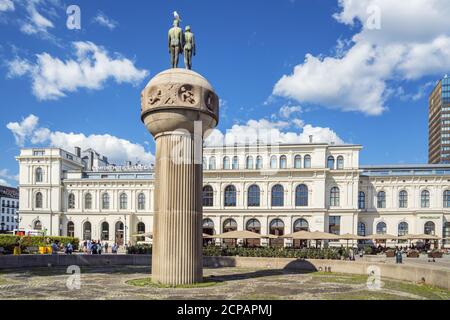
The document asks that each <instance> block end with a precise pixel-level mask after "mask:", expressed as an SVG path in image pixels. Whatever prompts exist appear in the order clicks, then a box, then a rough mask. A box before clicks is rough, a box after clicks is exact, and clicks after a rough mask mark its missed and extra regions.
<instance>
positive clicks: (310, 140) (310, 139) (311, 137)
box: [309, 135, 313, 143]
mask: <svg viewBox="0 0 450 320" xmlns="http://www.w3.org/2000/svg"><path fill="white" fill-rule="evenodd" d="M309 143H313V136H312V135H310V136H309Z"/></svg>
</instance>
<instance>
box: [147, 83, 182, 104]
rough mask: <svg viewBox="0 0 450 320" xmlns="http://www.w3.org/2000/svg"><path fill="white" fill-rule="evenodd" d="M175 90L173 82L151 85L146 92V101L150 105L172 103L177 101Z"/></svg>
mask: <svg viewBox="0 0 450 320" xmlns="http://www.w3.org/2000/svg"><path fill="white" fill-rule="evenodd" d="M176 92H177V87H176V86H175V85H174V84H167V85H162V86H156V87H151V88H150V89H149V90H148V93H147V94H148V99H147V103H148V104H149V105H150V106H152V107H156V106H159V105H173V104H174V103H175V102H176V101H177V93H176Z"/></svg>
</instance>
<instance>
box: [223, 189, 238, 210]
mask: <svg viewBox="0 0 450 320" xmlns="http://www.w3.org/2000/svg"><path fill="white" fill-rule="evenodd" d="M224 206H225V207H236V187H235V186H233V185H229V186H227V187H226V188H225V193H224Z"/></svg>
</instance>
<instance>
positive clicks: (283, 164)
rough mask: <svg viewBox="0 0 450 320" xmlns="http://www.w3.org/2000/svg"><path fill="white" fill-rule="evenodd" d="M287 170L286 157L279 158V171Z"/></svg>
mask: <svg viewBox="0 0 450 320" xmlns="http://www.w3.org/2000/svg"><path fill="white" fill-rule="evenodd" d="M286 168H287V158H286V156H281V157H280V169H286Z"/></svg>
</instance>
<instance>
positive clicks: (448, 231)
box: [442, 222, 450, 244]
mask: <svg viewBox="0 0 450 320" xmlns="http://www.w3.org/2000/svg"><path fill="white" fill-rule="evenodd" d="M442 238H444V239H445V240H444V241H445V243H446V244H447V243H450V222H445V223H444V227H443V230H442Z"/></svg>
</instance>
